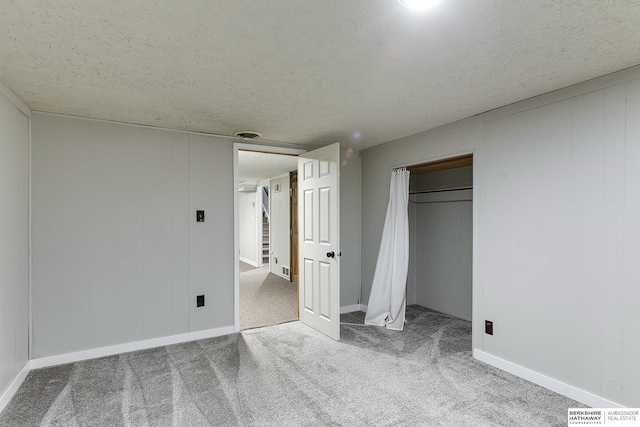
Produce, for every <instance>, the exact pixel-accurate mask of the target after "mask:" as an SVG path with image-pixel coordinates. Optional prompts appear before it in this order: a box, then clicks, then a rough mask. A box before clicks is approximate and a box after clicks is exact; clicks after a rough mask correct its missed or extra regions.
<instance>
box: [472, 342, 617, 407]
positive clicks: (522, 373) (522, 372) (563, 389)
mask: <svg viewBox="0 0 640 427" xmlns="http://www.w3.org/2000/svg"><path fill="white" fill-rule="evenodd" d="M473 357H474V358H475V359H477V360H479V361H481V362H484V363H486V364H487V365H491V366H493V367H495V368H498V369H500V370H502V371H506V372H509V373H510V374H513V375H515V376H517V377H520V378H524V379H525V380H527V381H531V382H532V383H534V384H538V385H539V386H542V387H544V388H547V389H549V390H551V391H555V392H556V393H559V394H561V395H563V396H566V397H569V398H571V399H574V400H577V401H578V402H580V403H584V404H585V405H588V406H591V407H592V408H624V406H623V405H620V404H619V403H616V402H612V401H610V400H608V399H605V398H604V397H600V396H597V395H595V394H593V393H589V392H588V391H585V390H582V389H579V388H577V387H574V386H572V385H569V384H566V383H563V382H562V381H558V380H556V379H554V378H551V377H548V376H546V375H543V374H541V373H538V372H536V371H532V370H531V369H528V368H525V367H523V366H520V365H516V364H515V363H512V362H509V361H507V360H504V359H501V358H499V357H496V356H493V355H491V354H489V353H485V352H484V351H481V350H478V349H476V348H474V349H473Z"/></svg>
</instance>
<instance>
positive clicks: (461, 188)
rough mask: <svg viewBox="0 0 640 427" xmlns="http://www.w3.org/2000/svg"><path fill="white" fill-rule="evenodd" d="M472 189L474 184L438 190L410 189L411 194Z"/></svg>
mask: <svg viewBox="0 0 640 427" xmlns="http://www.w3.org/2000/svg"><path fill="white" fill-rule="evenodd" d="M472 189H473V186H466V187H454V188H442V189H437V190H422V191H409V194H429V193H444V192H447V191H461V190H472Z"/></svg>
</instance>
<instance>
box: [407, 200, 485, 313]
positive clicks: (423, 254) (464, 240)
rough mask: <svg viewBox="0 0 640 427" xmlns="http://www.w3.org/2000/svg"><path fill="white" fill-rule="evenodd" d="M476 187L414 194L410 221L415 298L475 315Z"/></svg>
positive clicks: (445, 310)
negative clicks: (474, 245)
mask: <svg viewBox="0 0 640 427" xmlns="http://www.w3.org/2000/svg"><path fill="white" fill-rule="evenodd" d="M471 193H472V192H471V190H462V191H451V192H445V193H426V194H424V193H423V194H412V195H411V196H410V197H409V203H410V204H411V205H412V209H413V215H412V221H410V225H409V233H410V234H409V239H410V240H409V241H410V242H413V243H414V245H413V247H412V249H413V250H414V253H413V254H412V256H410V265H409V269H410V271H412V272H414V273H413V274H412V275H411V280H412V281H413V283H407V292H408V293H409V292H411V291H413V292H414V295H412V297H411V298H408V300H411V301H412V302H414V303H415V304H419V305H421V306H423V307H428V308H431V309H433V310H437V311H440V312H443V313H447V314H451V315H453V316H456V317H460V318H462V319H466V320H471V295H472V292H471V270H472V269H471V263H472V260H471V255H472V241H473V240H472V230H473V228H472V209H471V208H472V199H471V198H472V194H471Z"/></svg>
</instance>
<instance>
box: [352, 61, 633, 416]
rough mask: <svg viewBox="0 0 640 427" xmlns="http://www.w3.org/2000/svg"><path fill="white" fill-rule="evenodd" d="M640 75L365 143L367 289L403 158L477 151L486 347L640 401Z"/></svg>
mask: <svg viewBox="0 0 640 427" xmlns="http://www.w3.org/2000/svg"><path fill="white" fill-rule="evenodd" d="M639 78H640V69H638V68H635V69H633V70H626V71H624V72H621V73H618V74H616V75H614V76H606V77H604V78H602V79H599V80H596V81H590V82H587V83H585V84H582V85H578V86H574V87H571V88H567V89H565V90H562V91H560V92H556V93H552V94H548V95H545V96H542V97H538V98H535V99H532V100H528V101H524V102H522V103H519V104H517V105H512V106H509V107H504V108H503V109H500V110H496V111H492V112H489V113H486V114H484V115H481V116H476V117H473V118H469V119H466V120H463V121H461V122H457V123H454V124H450V125H447V126H444V127H442V128H439V129H435V130H433V131H430V132H426V133H423V134H418V135H413V136H411V137H408V138H404V139H402V140H399V141H394V142H392V143H388V144H385V145H383V146H379V147H375V148H373V149H370V150H366V151H364V152H363V153H362V175H363V185H362V209H363V212H367V215H366V216H365V218H364V221H363V230H362V236H363V244H362V247H363V251H362V253H363V262H362V266H363V270H362V276H363V288H364V289H363V296H364V297H365V298H367V297H368V294H369V290H370V286H371V277H372V275H373V269H374V268H375V258H376V256H377V252H378V247H379V244H380V234H381V230H382V223H383V221H384V213H385V209H386V203H387V200H388V197H387V196H383V193H382V192H381V190H380V189H384V188H388V185H389V174H390V168H391V167H394V166H401V165H408V164H416V163H423V162H425V161H429V160H435V159H440V158H443V157H453V156H455V155H459V154H464V153H468V152H473V153H474V180H473V181H474V190H473V194H474V212H473V223H474V232H473V237H474V243H473V245H474V257H473V258H474V259H473V263H474V265H473V288H474V295H473V302H474V307H473V321H474V328H473V342H474V348H475V350H476V351H477V354H480V352H482V353H483V354H486V355H489V356H491V357H490V358H491V360H492V361H493V362H492V363H505V366H507V365H508V366H511V367H514V370H517V371H518V372H520V373H521V374H522V375H524V374H525V373H527V372H528V373H531V375H533V376H532V377H531V378H535V379H537V380H539V381H543V380H544V381H547V380H548V383H550V384H553V385H554V387H556V386H557V387H556V389H559V390H560V389H561V390H562V391H563V392H566V393H572V394H573V395H574V396H576V397H578V398H580V399H582V400H583V401H589V399H591V398H592V397H591V396H593V395H595V397H594V399H595V398H598V397H601V398H604V399H607V400H609V401H611V402H615V403H619V404H622V405H626V406H631V407H637V406H640V369H638V362H637V361H638V360H640V340H638V339H636V338H635V337H636V335H637V332H638V330H640V310H638V301H640V286H638V283H639V281H638V274H637V271H636V269H635V267H636V266H637V265H638V264H640V120H639V119H638V117H640V80H638V79H639ZM484 319H489V320H493V321H494V335H493V336H489V335H485V334H484V333H483V331H482V326H483V323H484ZM516 368H517V369H516ZM520 368H526V369H527V370H528V371H527V370H525V369H520ZM534 374H535V375H534ZM527 375H529V374H527ZM558 384H560V385H561V386H558Z"/></svg>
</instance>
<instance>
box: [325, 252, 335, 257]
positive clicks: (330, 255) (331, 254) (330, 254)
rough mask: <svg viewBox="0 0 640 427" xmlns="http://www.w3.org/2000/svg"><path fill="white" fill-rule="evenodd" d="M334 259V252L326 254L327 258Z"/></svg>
mask: <svg viewBox="0 0 640 427" xmlns="http://www.w3.org/2000/svg"><path fill="white" fill-rule="evenodd" d="M335 257H336V253H335V252H334V251H331V252H327V258H335Z"/></svg>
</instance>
